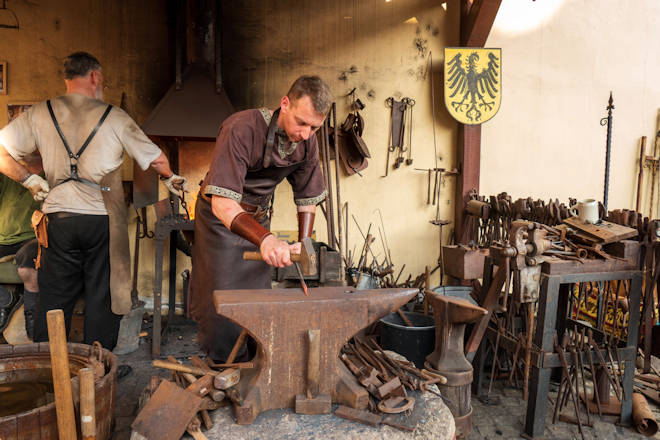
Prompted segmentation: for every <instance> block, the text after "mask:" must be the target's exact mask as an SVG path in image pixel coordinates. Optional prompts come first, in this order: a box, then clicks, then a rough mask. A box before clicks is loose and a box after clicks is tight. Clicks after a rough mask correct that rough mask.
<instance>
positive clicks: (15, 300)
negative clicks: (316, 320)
mask: <svg viewBox="0 0 660 440" xmlns="http://www.w3.org/2000/svg"><path fill="white" fill-rule="evenodd" d="M22 305H23V297H22V296H19V295H17V294H16V293H15V292H12V291H10V290H9V289H6V288H5V287H3V286H0V332H1V331H3V330H4V329H5V328H7V325H9V321H10V320H11V317H12V316H14V313H16V311H17V310H18V309H19V308H20V307H21V306H22Z"/></svg>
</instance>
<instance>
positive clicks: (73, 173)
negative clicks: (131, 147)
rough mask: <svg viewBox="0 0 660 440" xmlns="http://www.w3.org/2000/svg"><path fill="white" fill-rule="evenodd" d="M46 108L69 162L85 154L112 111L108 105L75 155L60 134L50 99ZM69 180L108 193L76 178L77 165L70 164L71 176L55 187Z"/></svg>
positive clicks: (99, 186) (108, 189) (96, 185)
mask: <svg viewBox="0 0 660 440" xmlns="http://www.w3.org/2000/svg"><path fill="white" fill-rule="evenodd" d="M46 106H47V107H48V113H50V118H51V119H52V120H53V125H54V126H55V129H56V130H57V134H59V135H60V139H61V140H62V143H63V144H64V148H66V152H67V153H68V155H69V161H70V162H71V161H72V160H76V161H77V160H78V159H80V156H82V154H83V153H84V152H85V149H86V148H87V146H88V145H89V143H90V142H91V141H92V139H94V136H96V133H97V132H98V131H99V128H101V126H102V125H103V123H104V122H105V120H106V118H107V117H108V115H109V114H110V110H112V105H111V104H108V107H107V108H106V109H105V111H104V112H103V115H102V116H101V119H99V122H97V123H96V126H95V127H94V130H92V132H91V133H90V134H89V136H87V139H86V140H85V142H84V143H83V145H82V147H80V150H78V152H77V153H73V152H72V151H71V147H69V143H68V142H67V141H66V137H64V133H62V129H61V128H60V124H59V123H58V122H57V118H56V117H55V112H53V106H52V105H51V103H50V99H49V100H48V101H46ZM70 180H75V181H76V182H80V183H84V184H85V185H89V186H91V187H94V188H98V189H100V190H101V191H110V188H108V187H105V186H101V185H99V184H97V183H94V182H90V181H89V180H86V179H83V178H81V177H79V176H78V165H77V164H74V163H73V162H71V176H70V177H69V178H67V179H65V180H63V181H62V182H59V183H58V184H56V186H57V185H59V184H62V183H65V182H68V181H70Z"/></svg>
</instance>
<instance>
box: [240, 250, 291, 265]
mask: <svg viewBox="0 0 660 440" xmlns="http://www.w3.org/2000/svg"><path fill="white" fill-rule="evenodd" d="M243 259H244V260H250V261H263V260H264V258H263V257H262V256H261V252H243ZM291 261H293V262H294V263H298V262H300V254H291Z"/></svg>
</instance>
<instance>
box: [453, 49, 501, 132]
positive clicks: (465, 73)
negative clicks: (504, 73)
mask: <svg viewBox="0 0 660 440" xmlns="http://www.w3.org/2000/svg"><path fill="white" fill-rule="evenodd" d="M488 58H489V61H488V67H487V68H484V69H481V72H478V71H477V70H478V67H477V61H478V60H479V55H478V54H477V53H476V52H472V53H471V54H470V55H468V59H467V68H465V67H463V61H462V60H461V54H460V53H459V54H456V56H454V58H452V59H451V60H450V61H449V63H448V66H449V73H448V76H449V79H448V80H447V84H448V87H449V90H452V93H451V95H449V101H451V106H452V107H453V108H454V110H455V111H456V112H458V113H465V116H467V117H468V119H469V120H470V121H475V122H476V121H479V120H481V116H482V112H481V110H492V109H493V106H494V105H495V101H492V100H493V99H495V97H496V96H497V92H498V89H497V85H498V80H497V77H498V75H499V73H498V68H499V61H500V59H499V58H497V57H496V56H495V54H493V53H489V54H488ZM454 97H456V101H453V100H452V98H454ZM459 99H460V101H459ZM489 99H491V100H489Z"/></svg>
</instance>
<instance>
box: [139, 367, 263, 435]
mask: <svg viewBox="0 0 660 440" xmlns="http://www.w3.org/2000/svg"><path fill="white" fill-rule="evenodd" d="M190 361H191V363H192V365H185V364H183V363H181V362H179V361H178V360H177V359H175V358H174V357H172V356H168V358H167V361H163V360H158V359H157V360H154V361H153V365H154V366H155V367H158V368H164V369H166V370H170V371H171V372H172V379H171V380H166V379H163V378H161V377H158V376H153V377H152V378H151V382H150V384H149V387H148V389H146V390H145V391H144V392H143V394H142V396H141V397H140V403H139V409H140V412H139V414H138V416H137V418H136V419H135V421H134V422H133V424H132V425H131V427H132V428H133V436H132V437H131V438H132V439H133V438H135V439H141V438H158V439H164V440H167V439H172V440H175V439H179V438H181V436H182V435H183V434H184V432H187V433H188V434H189V435H191V436H192V437H193V438H195V439H202V440H203V439H206V436H205V435H204V434H203V433H202V431H201V428H202V427H203V428H204V429H205V430H209V429H211V428H212V427H213V421H212V420H211V416H210V414H209V412H210V411H213V410H216V409H218V408H220V407H222V406H226V405H228V404H229V402H240V401H241V396H240V395H239V393H238V391H237V389H236V388H235V385H236V384H238V382H239V381H240V378H241V373H240V371H241V369H242V368H252V367H254V365H253V364H252V363H251V362H240V363H226V364H214V363H213V362H211V361H210V359H207V361H204V360H202V359H201V358H199V357H198V356H191V357H190Z"/></svg>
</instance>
